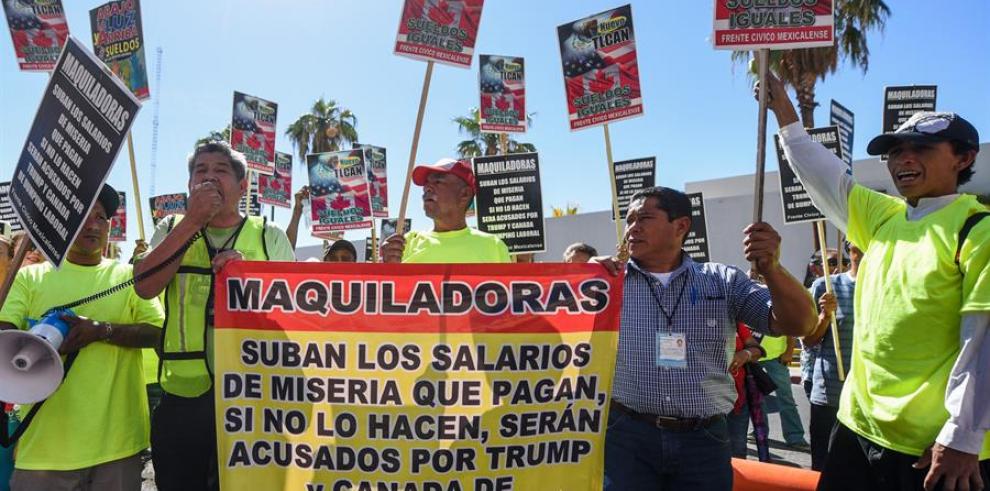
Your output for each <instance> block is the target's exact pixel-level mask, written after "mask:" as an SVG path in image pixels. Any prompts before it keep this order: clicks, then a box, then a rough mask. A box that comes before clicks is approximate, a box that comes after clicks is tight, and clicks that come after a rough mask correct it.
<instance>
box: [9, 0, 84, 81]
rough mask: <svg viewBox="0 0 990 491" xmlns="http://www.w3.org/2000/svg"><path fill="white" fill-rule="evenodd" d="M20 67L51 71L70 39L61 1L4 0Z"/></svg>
mask: <svg viewBox="0 0 990 491" xmlns="http://www.w3.org/2000/svg"><path fill="white" fill-rule="evenodd" d="M3 12H4V15H5V16H6V17H7V26H8V27H9V28H10V37H11V39H13V41H14V53H16V55H17V64H18V65H19V66H20V67H21V70H25V71H51V70H52V69H54V68H55V62H56V61H58V57H59V54H60V53H61V52H62V46H65V40H66V39H68V38H69V24H68V23H67V22H66V21H65V9H63V8H62V0H3Z"/></svg>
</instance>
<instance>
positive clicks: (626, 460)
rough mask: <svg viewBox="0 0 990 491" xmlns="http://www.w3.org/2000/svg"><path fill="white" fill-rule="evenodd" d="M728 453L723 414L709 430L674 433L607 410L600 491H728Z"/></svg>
mask: <svg viewBox="0 0 990 491" xmlns="http://www.w3.org/2000/svg"><path fill="white" fill-rule="evenodd" d="M731 457H732V454H731V450H730V449H729V431H728V425H727V423H726V420H725V418H724V417H722V418H718V419H717V420H716V421H715V422H713V423H712V424H711V426H709V427H708V428H701V429H697V430H684V431H675V430H669V429H664V428H657V427H656V426H654V425H651V424H649V423H647V422H645V421H641V420H639V419H636V418H633V417H632V416H630V415H628V414H626V413H622V412H619V411H610V412H609V416H608V431H607V432H606V433H605V488H604V489H605V491H658V490H664V491H666V490H681V489H684V490H700V491H707V490H712V491H716V490H717V491H729V490H731V489H732V459H731Z"/></svg>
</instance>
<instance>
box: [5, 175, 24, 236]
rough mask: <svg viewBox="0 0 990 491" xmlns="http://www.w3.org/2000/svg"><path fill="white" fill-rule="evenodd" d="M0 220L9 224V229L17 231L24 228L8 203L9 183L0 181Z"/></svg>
mask: <svg viewBox="0 0 990 491" xmlns="http://www.w3.org/2000/svg"><path fill="white" fill-rule="evenodd" d="M0 220H3V221H5V222H7V223H9V224H10V230H11V231H12V232H17V231H18V230H24V227H23V226H21V219H20V218H17V214H16V213H14V207H13V206H11V205H10V183H9V182H0Z"/></svg>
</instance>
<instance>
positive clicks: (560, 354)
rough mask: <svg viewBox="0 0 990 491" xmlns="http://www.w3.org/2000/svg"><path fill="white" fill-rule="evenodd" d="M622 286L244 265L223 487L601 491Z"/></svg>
mask: <svg viewBox="0 0 990 491" xmlns="http://www.w3.org/2000/svg"><path fill="white" fill-rule="evenodd" d="M622 281H623V277H622V276H621V275H619V276H611V275H609V274H607V273H606V272H605V270H604V268H602V267H601V266H599V265H597V264H499V265H479V264H404V265H401V267H396V265H394V264H346V263H299V262H293V263H272V262H263V261H233V262H231V263H229V264H228V266H227V267H225V268H224V269H223V270H222V271H221V272H220V273H219V274H218V275H217V279H216V290H215V291H216V302H215V305H216V326H215V328H214V333H215V337H214V341H215V343H214V346H215V348H214V352H215V353H216V359H215V363H214V368H215V370H214V372H215V374H216V390H215V396H214V398H215V401H216V417H215V419H216V434H217V456H218V463H219V476H220V489H225V490H248V489H250V490H255V489H257V490H277V489H286V490H299V491H303V490H317V489H322V490H324V491H332V490H334V489H337V490H339V491H344V490H350V491H359V490H368V491H371V490H376V491H377V490H384V489H388V490H393V491H394V490H402V491H411V490H417V491H440V490H443V491H451V490H461V491H507V490H514V491H547V490H566V491H601V490H602V489H603V487H604V485H605V484H604V464H605V430H606V427H607V426H608V418H607V412H608V407H609V398H610V394H611V391H612V380H613V372H614V365H615V353H616V350H617V346H618V337H619V312H620V308H621V307H620V304H621V301H622ZM685 303H686V300H685Z"/></svg>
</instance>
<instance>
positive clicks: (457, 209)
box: [381, 158, 512, 263]
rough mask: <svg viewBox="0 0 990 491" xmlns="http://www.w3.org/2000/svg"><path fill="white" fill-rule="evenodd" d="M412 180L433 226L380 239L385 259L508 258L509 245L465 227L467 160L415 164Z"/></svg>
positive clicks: (469, 191) (470, 187)
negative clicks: (419, 187) (426, 229)
mask: <svg viewBox="0 0 990 491" xmlns="http://www.w3.org/2000/svg"><path fill="white" fill-rule="evenodd" d="M412 180H413V182H414V183H416V185H417V186H422V187H423V211H424V212H425V213H426V216H427V217H429V218H432V219H433V230H431V231H429V232H425V231H424V232H409V233H407V234H406V235H405V236H402V235H398V234H395V235H392V236H390V237H388V238H387V239H385V241H384V242H383V243H382V248H381V255H382V261H384V262H386V263H399V262H402V263H509V262H512V260H511V259H510V258H509V249H508V248H507V247H506V246H505V243H504V242H502V240H501V239H499V238H498V237H496V236H494V235H492V234H488V233H485V232H481V231H479V230H476V229H473V228H471V227H468V225H467V220H466V219H465V216H466V214H467V210H468V208H469V207H470V206H471V201H472V200H473V199H474V190H475V180H474V173H473V172H472V171H471V164H470V163H468V162H467V161H465V160H454V159H449V158H444V159H440V160H438V161H437V162H436V163H433V164H419V165H417V166H416V168H415V169H414V170H413V175H412Z"/></svg>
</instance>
